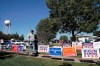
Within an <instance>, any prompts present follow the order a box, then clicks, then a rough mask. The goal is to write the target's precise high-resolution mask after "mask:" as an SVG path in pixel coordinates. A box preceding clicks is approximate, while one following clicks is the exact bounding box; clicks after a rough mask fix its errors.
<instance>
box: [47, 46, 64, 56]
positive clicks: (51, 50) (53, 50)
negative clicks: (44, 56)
mask: <svg viewBox="0 0 100 66" xmlns="http://www.w3.org/2000/svg"><path fill="white" fill-rule="evenodd" d="M49 55H51V56H61V55H62V52H61V48H60V47H50V48H49Z"/></svg>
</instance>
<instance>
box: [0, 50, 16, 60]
mask: <svg viewBox="0 0 100 66" xmlns="http://www.w3.org/2000/svg"><path fill="white" fill-rule="evenodd" d="M14 54H15V53H12V52H4V51H1V52H0V60H4V59H6V58H11V57H14Z"/></svg>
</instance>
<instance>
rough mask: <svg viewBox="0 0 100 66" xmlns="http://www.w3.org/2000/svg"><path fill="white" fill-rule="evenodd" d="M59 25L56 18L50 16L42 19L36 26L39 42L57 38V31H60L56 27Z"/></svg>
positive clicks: (47, 41)
mask: <svg viewBox="0 0 100 66" xmlns="http://www.w3.org/2000/svg"><path fill="white" fill-rule="evenodd" d="M51 24H53V25H55V26H53V25H51ZM58 26H59V25H58V24H56V22H55V20H50V19H49V18H46V19H41V20H40V22H39V24H38V25H37V27H36V30H37V37H38V40H39V42H44V43H45V44H47V43H49V41H50V40H51V39H53V38H55V36H56V31H58V29H56V27H58Z"/></svg>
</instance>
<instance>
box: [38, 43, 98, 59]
mask: <svg viewBox="0 0 100 66" xmlns="http://www.w3.org/2000/svg"><path fill="white" fill-rule="evenodd" d="M77 46H80V49H79V47H78V49H77ZM99 49H100V43H98V42H96V43H83V44H81V43H80V44H77V43H76V42H73V43H72V46H67V47H66V46H63V47H62V46H53V47H49V45H38V52H46V53H49V55H50V56H77V51H76V50H80V51H81V53H82V58H85V59H99V58H100V52H99Z"/></svg>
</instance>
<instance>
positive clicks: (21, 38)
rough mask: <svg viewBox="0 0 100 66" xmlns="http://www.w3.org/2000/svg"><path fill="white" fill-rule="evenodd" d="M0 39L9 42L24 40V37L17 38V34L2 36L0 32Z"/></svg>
mask: <svg viewBox="0 0 100 66" xmlns="http://www.w3.org/2000/svg"><path fill="white" fill-rule="evenodd" d="M0 39H4V40H11V39H15V40H21V41H23V40H24V35H23V34H22V35H21V36H19V34H18V33H15V34H4V33H3V32H2V31H0Z"/></svg>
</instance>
